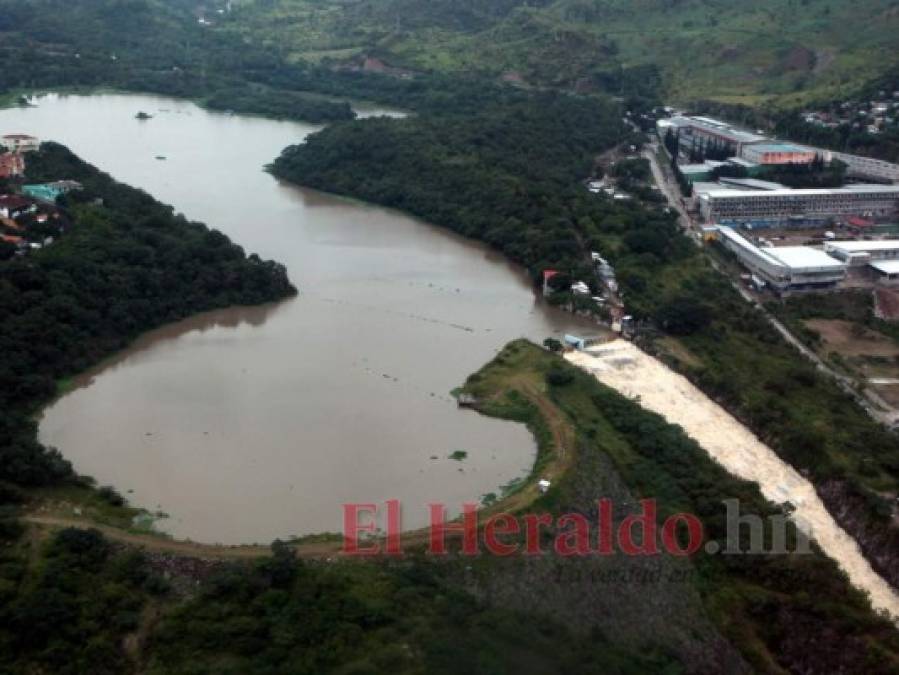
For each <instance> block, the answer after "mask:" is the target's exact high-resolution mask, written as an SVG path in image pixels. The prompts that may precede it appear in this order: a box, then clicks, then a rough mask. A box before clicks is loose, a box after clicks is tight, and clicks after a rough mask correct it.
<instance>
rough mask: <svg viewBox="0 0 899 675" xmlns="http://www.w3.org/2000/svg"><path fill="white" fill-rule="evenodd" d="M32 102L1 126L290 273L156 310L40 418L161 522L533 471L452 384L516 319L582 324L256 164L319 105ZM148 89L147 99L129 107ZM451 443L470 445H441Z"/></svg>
mask: <svg viewBox="0 0 899 675" xmlns="http://www.w3.org/2000/svg"><path fill="white" fill-rule="evenodd" d="M36 102H37V107H33V108H21V109H10V110H4V111H0V131H3V132H5V133H9V132H26V133H32V134H35V135H38V136H39V137H40V138H41V139H43V140H55V141H58V142H61V143H63V144H65V145H67V146H69V147H70V148H71V149H72V150H73V151H74V152H76V153H78V154H79V155H80V156H81V157H83V158H84V159H86V160H87V161H89V162H91V163H93V164H95V165H97V166H98V167H100V168H101V169H102V170H104V171H107V172H108V173H110V174H111V175H113V176H114V177H115V178H117V179H118V180H121V181H123V182H126V183H129V184H131V185H134V186H136V187H140V188H142V189H144V190H146V191H147V192H149V193H150V194H152V195H153V196H154V197H156V198H158V199H159V200H161V201H163V202H166V203H169V204H172V205H174V207H175V208H176V209H177V210H178V211H181V212H183V213H184V214H185V215H187V217H189V218H192V219H195V220H200V221H203V222H205V223H207V224H208V225H210V226H211V227H214V228H217V229H219V230H221V231H222V232H224V233H226V234H227V235H228V236H229V237H231V238H232V239H233V240H234V241H236V242H237V243H239V244H241V245H242V246H244V248H245V249H247V251H248V252H256V253H259V254H260V255H261V256H263V257H265V258H274V259H276V260H278V261H280V262H282V263H284V264H285V265H286V266H287V268H288V272H289V275H290V277H291V280H292V281H293V282H294V284H296V286H297V287H298V288H299V289H300V295H299V296H298V297H297V298H294V299H292V300H289V301H286V302H284V303H279V304H276V305H270V306H265V307H254V308H234V309H229V310H224V311H220V312H214V313H210V314H206V315H202V316H198V317H194V318H191V319H189V320H186V321H183V322H180V323H178V324H173V325H170V326H166V327H164V328H162V329H160V330H157V331H154V332H152V333H149V334H147V335H145V336H143V337H142V338H141V339H140V340H138V341H137V342H136V343H135V344H134V345H133V346H132V347H131V348H129V349H128V350H126V351H124V352H122V353H121V354H119V355H117V356H116V357H114V358H113V359H110V360H109V361H107V362H105V363H104V364H102V365H101V366H99V367H98V368H96V369H95V370H93V371H91V372H89V373H85V374H84V375H82V376H81V377H79V378H77V379H76V382H75V383H74V384H75V386H74V388H73V389H72V391H70V392H69V393H67V394H66V395H65V396H63V397H62V398H60V399H59V400H58V401H57V402H55V403H54V404H53V405H52V406H50V407H49V408H48V409H47V410H46V411H45V413H44V415H43V418H42V420H41V425H40V437H41V440H42V441H43V442H44V443H47V444H48V445H53V446H55V447H57V448H59V449H60V451H61V452H62V453H63V455H64V456H65V457H66V458H67V459H69V460H70V461H71V462H72V463H73V464H74V466H75V469H76V470H77V471H78V472H79V473H83V474H87V475H91V476H93V477H95V478H96V480H97V482H98V483H99V484H109V485H113V486H115V487H116V488H117V489H118V490H119V491H120V492H122V494H125V495H127V496H128V498H129V499H130V500H131V502H132V503H133V504H134V505H136V506H141V507H144V508H147V509H149V510H151V511H154V510H157V509H160V510H162V511H164V512H165V513H167V514H169V516H170V517H169V518H166V519H163V520H161V521H159V522H158V523H157V528H158V529H160V530H162V531H165V532H168V533H170V534H172V535H174V536H176V537H183V538H190V539H193V540H196V541H203V542H221V543H248V542H268V541H271V540H272V539H274V538H276V537H280V538H286V537H290V536H298V535H303V534H309V533H313V532H325V531H337V530H339V529H340V527H341V524H342V508H341V505H342V504H343V503H345V502H383V501H384V500H387V499H400V500H401V501H402V503H403V508H404V511H403V525H404V527H406V528H415V527H419V526H422V525H424V524H425V523H426V522H427V504H428V503H430V502H443V503H446V504H447V505H448V506H449V507H450V510H451V512H458V510H459V507H461V504H462V503H463V502H465V501H480V499H481V497H482V496H483V495H485V494H486V493H490V492H494V493H499V492H500V486H502V485H505V484H508V483H510V482H512V481H514V480H516V479H521V478H523V477H525V476H526V475H527V474H528V473H529V471H530V469H531V467H532V465H533V461H534V456H535V452H536V450H535V445H534V441H533V439H532V437H531V435H530V434H529V432H528V431H527V430H526V429H525V428H524V427H523V426H522V425H518V424H513V423H509V422H502V421H498V420H494V419H488V418H485V417H482V416H480V415H478V414H477V413H474V412H470V411H463V410H459V409H458V408H457V407H456V404H455V401H454V400H453V399H452V397H451V396H450V394H449V392H450V391H451V390H452V389H453V388H455V387H457V386H459V385H460V384H462V382H464V380H465V378H466V377H467V376H468V375H469V374H470V373H472V372H474V371H475V370H477V369H478V368H479V367H480V366H481V365H483V364H484V363H485V362H486V361H488V360H489V359H490V358H492V356H493V355H494V354H495V353H496V351H497V350H498V349H499V348H501V347H502V346H503V345H504V344H505V343H506V342H507V341H509V340H510V339H513V338H517V337H522V336H524V337H529V338H531V339H534V340H538V341H539V340H542V339H544V338H545V337H548V336H550V335H555V336H559V335H560V334H561V333H563V332H565V331H577V330H589V325H590V324H586V326H585V324H584V323H582V322H580V321H579V320H578V319H576V318H575V317H572V316H570V315H567V314H565V313H563V312H559V311H556V310H553V309H551V308H548V307H546V306H544V305H543V304H542V303H541V302H540V301H539V299H537V298H535V296H534V293H533V291H532V288H531V286H530V283H529V281H528V279H527V278H526V277H525V275H524V274H523V273H522V272H521V270H519V269H517V268H516V267H514V266H512V265H510V264H508V263H507V262H505V261H504V260H503V259H501V258H500V257H498V256H497V255H495V254H494V253H492V252H490V251H489V250H488V249H486V248H485V247H484V246H481V245H479V244H476V243H472V242H470V241H467V240H464V239H462V238H459V237H457V236H455V235H452V234H450V233H448V232H446V231H443V230H440V229H438V228H436V227H433V226H430V225H428V224H425V223H421V222H419V221H416V220H414V219H412V218H409V217H407V216H404V215H402V214H399V213H396V212H392V211H389V210H385V209H382V208H377V207H372V206H368V205H365V204H360V203H357V202H353V201H351V200H346V199H341V198H338V197H333V196H330V195H324V194H321V193H316V192H313V191H309V190H303V189H299V188H296V187H293V186H289V185H284V184H280V183H279V182H278V181H277V180H275V179H274V178H272V177H271V176H270V175H268V174H266V173H265V172H264V171H263V167H264V165H265V164H267V163H268V162H270V161H271V160H272V159H274V157H276V156H277V155H278V153H280V151H281V150H282V149H283V148H284V147H285V146H287V145H290V144H292V143H296V142H299V141H300V140H302V138H303V137H305V136H306V135H307V134H308V133H310V132H313V131H315V130H316V128H317V127H314V126H312V125H306V124H298V123H294V122H285V121H273V120H267V119H262V118H257V117H243V116H239V115H225V114H218V113H212V112H208V111H204V110H202V109H200V108H198V107H197V106H195V105H194V104H192V103H189V102H185V101H177V100H172V99H166V98H158V97H153V96H138V95H95V96H46V97H42V98H40V99H39V100H37V101H36ZM141 110H142V111H146V112H147V113H149V114H151V115H152V116H153V118H152V119H150V120H137V119H135V115H136V113H137V112H138V111H141ZM380 112H383V111H377V110H368V111H366V114H379V113H380ZM161 156H164V157H166V161H159V160H157V159H156V158H157V157H161ZM457 450H463V451H465V452H466V453H467V455H466V457H465V459H464V460H463V461H454V460H451V459H449V455H451V454H452V453H453V452H455V451H457Z"/></svg>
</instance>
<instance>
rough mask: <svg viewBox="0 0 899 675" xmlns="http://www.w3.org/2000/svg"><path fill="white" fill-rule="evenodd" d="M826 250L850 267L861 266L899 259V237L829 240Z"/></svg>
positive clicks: (825, 243) (826, 243)
mask: <svg viewBox="0 0 899 675" xmlns="http://www.w3.org/2000/svg"><path fill="white" fill-rule="evenodd" d="M824 250H825V251H826V252H827V253H828V254H829V255H831V256H833V257H834V258H836V259H837V260H840V261H842V262H844V263H846V264H847V265H849V267H861V266H863V265H869V264H871V263H873V262H880V261H888V260H899V239H882V240H879V241H828V242H824Z"/></svg>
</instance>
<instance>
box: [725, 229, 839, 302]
mask: <svg viewBox="0 0 899 675" xmlns="http://www.w3.org/2000/svg"><path fill="white" fill-rule="evenodd" d="M718 235H719V236H718V239H719V241H720V242H721V244H722V245H723V246H724V247H725V248H727V249H728V250H730V251H732V252H733V253H734V254H735V255H736V256H737V258H738V259H739V260H740V262H741V263H742V264H743V265H744V266H745V267H746V268H747V269H748V270H750V271H751V272H752V273H753V274H754V275H755V276H756V277H757V278H758V279H759V280H761V281H763V282H765V283H766V284H767V285H768V286H770V287H771V288H772V289H773V290H774V291H776V292H778V293H785V292H788V291H798V290H821V289H828V288H833V287H834V286H836V285H837V284H838V283H840V282H841V281H842V280H843V279H845V278H846V263H845V262H842V261H840V260H837V259H835V258H832V257H831V256H829V255H827V254H826V253H824V252H823V251H819V250H818V249H814V248H810V247H808V246H782V247H778V248H773V247H771V248H760V247H758V246H756V245H755V244H753V243H752V242H750V241H749V240H748V239H746V238H744V237H743V236H741V235H740V234H738V233H737V232H735V231H734V230H732V229H731V228H729V227H719V228H718Z"/></svg>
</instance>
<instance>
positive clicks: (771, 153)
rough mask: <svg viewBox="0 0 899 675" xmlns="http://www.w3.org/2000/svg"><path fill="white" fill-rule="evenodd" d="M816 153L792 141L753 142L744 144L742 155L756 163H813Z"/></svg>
mask: <svg viewBox="0 0 899 675" xmlns="http://www.w3.org/2000/svg"><path fill="white" fill-rule="evenodd" d="M817 154H818V153H816V152H815V151H814V150H812V149H811V148H806V147H803V146H801V145H793V144H792V143H753V144H751V145H744V146H743V149H742V151H741V152H740V156H741V157H742V158H743V159H746V160H748V161H750V162H753V163H755V164H763V165H776V164H811V163H812V162H814V161H815V157H816V156H817Z"/></svg>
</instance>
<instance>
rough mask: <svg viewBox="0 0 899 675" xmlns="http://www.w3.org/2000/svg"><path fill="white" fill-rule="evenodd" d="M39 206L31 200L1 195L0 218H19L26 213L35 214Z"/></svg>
mask: <svg viewBox="0 0 899 675" xmlns="http://www.w3.org/2000/svg"><path fill="white" fill-rule="evenodd" d="M36 210H37V206H36V205H35V204H34V202H32V201H31V200H30V199H25V198H24V197H20V196H19V195H0V217H3V218H18V217H19V216H21V215H23V214H25V213H33V212H34V211H36Z"/></svg>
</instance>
